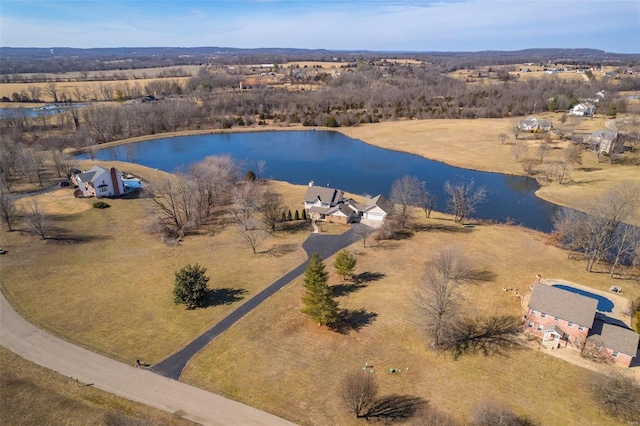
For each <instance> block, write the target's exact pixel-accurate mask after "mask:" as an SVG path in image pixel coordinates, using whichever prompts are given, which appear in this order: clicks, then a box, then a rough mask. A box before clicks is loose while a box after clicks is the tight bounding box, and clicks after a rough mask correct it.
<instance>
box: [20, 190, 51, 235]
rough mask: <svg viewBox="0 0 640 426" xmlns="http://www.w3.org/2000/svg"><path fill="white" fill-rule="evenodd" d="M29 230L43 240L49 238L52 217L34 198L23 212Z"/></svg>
mask: <svg viewBox="0 0 640 426" xmlns="http://www.w3.org/2000/svg"><path fill="white" fill-rule="evenodd" d="M23 217H24V220H25V221H26V223H27V229H28V230H29V232H31V233H33V234H36V235H38V236H40V238H42V239H43V240H44V239H46V238H47V234H48V232H49V227H50V222H51V219H50V218H49V215H48V214H47V213H46V212H45V211H44V209H43V208H42V207H41V206H40V204H38V201H37V200H35V199H33V200H31V203H30V205H29V206H28V207H26V208H25V211H24V214H23Z"/></svg>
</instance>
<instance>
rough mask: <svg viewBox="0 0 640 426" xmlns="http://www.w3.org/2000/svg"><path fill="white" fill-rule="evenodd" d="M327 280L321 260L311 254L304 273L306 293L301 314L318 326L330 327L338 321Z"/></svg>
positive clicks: (317, 255)
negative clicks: (308, 317)
mask: <svg viewBox="0 0 640 426" xmlns="http://www.w3.org/2000/svg"><path fill="white" fill-rule="evenodd" d="M328 278H329V274H328V273H327V271H326V270H325V266H324V263H323V262H322V258H321V257H320V255H319V254H318V253H313V254H312V255H311V257H310V258H309V266H307V269H306V271H305V272H304V288H305V290H306V291H305V295H304V297H303V298H302V303H304V307H303V308H302V313H303V314H306V315H309V316H310V317H311V318H312V319H313V320H314V321H317V322H318V325H319V326H320V325H330V324H333V323H335V322H336V321H337V320H338V302H336V301H335V299H334V298H333V294H332V292H331V288H329V286H328V285H327V280H328Z"/></svg>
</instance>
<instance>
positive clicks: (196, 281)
mask: <svg viewBox="0 0 640 426" xmlns="http://www.w3.org/2000/svg"><path fill="white" fill-rule="evenodd" d="M205 272H207V268H201V267H200V265H198V264H197V263H196V264H195V265H187V266H183V267H182V268H181V269H180V270H179V271H178V272H176V279H175V286H174V288H173V297H174V302H175V303H176V304H178V303H184V304H185V305H187V308H188V309H194V308H197V307H202V306H205V305H206V303H207V283H208V282H209V277H207V276H206V275H205Z"/></svg>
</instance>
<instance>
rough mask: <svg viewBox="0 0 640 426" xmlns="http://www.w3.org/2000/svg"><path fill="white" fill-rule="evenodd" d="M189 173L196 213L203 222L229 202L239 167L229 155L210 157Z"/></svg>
mask: <svg viewBox="0 0 640 426" xmlns="http://www.w3.org/2000/svg"><path fill="white" fill-rule="evenodd" d="M189 172H190V174H191V175H192V176H193V178H194V181H195V183H196V190H197V191H198V201H199V205H198V211H199V214H200V218H201V219H203V220H204V219H205V218H208V217H210V216H211V215H212V214H213V212H214V210H215V209H216V208H218V207H220V206H222V205H225V204H226V203H227V202H228V201H229V197H230V193H231V190H232V188H233V187H234V184H235V183H236V182H237V181H238V174H239V165H238V164H237V163H236V162H235V161H234V160H233V158H231V156H230V155H222V156H213V155H212V156H208V157H205V158H204V159H203V160H202V161H199V162H198V163H196V164H193V165H192V166H191V167H189Z"/></svg>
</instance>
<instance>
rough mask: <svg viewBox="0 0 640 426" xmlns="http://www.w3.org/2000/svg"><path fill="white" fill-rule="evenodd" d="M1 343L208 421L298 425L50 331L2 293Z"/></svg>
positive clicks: (114, 390) (43, 363)
mask: <svg viewBox="0 0 640 426" xmlns="http://www.w3.org/2000/svg"><path fill="white" fill-rule="evenodd" d="M0 344H1V345H2V346H4V347H6V348H7V349H9V350H10V351H12V352H14V353H16V354H17V355H19V356H21V357H23V358H25V359H28V360H29V361H32V362H34V363H36V364H38V365H41V366H43V367H46V368H49V369H51V370H54V371H56V372H58V373H60V374H63V375H65V376H67V377H71V378H76V379H78V380H79V381H80V382H82V383H86V384H91V385H92V386H95V387H97V388H100V389H102V390H104V391H107V392H110V393H113V394H115V395H119V396H122V397H124V398H127V399H130V400H133V401H137V402H140V403H142V404H146V405H149V406H151V407H155V408H158V409H160V410H163V411H167V412H169V413H174V414H176V415H179V416H181V417H184V418H186V419H189V420H192V421H194V422H197V423H200V424H203V425H225V426H226V425H283V426H284V425H293V423H290V422H288V421H286V420H283V419H281V418H279V417H276V416H273V415H271V414H269V413H265V412H264V411H260V410H257V409H255V408H252V407H249V406H248V405H244V404H241V403H239V402H235V401H232V400H230V399H227V398H223V397H221V396H219V395H215V394H213V393H210V392H206V391H204V390H202V389H198V388H195V387H193V386H189V385H186V384H184V383H180V382H178V381H175V380H171V379H168V378H166V377H162V376H160V375H158V374H155V373H153V372H151V371H148V370H145V369H141V368H135V367H133V366H129V365H126V364H123V363H121V362H118V361H115V360H113V359H110V358H107V357H104V356H102V355H99V354H96V353H95V352H91V351H88V350H86V349H83V348H81V347H79V346H75V345H73V344H71V343H69V342H66V341H64V340H62V339H59V338H57V337H55V336H52V335H51V334H48V333H46V332H44V331H42V330H40V329H39V328H37V327H35V326H34V325H33V324H31V323H30V322H28V321H27V320H25V319H24V318H22V317H21V316H20V315H19V314H18V313H17V312H16V311H15V310H14V309H13V307H12V306H11V305H10V304H9V302H7V300H6V299H5V297H4V295H2V294H1V293H0Z"/></svg>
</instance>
